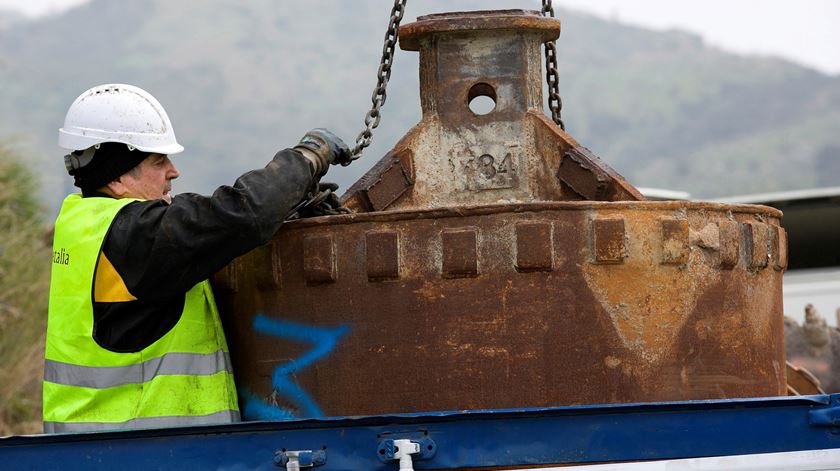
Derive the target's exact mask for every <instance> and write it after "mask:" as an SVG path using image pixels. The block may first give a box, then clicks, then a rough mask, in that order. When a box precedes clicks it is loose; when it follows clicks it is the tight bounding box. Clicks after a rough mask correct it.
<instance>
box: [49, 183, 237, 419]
mask: <svg viewBox="0 0 840 471" xmlns="http://www.w3.org/2000/svg"><path fill="white" fill-rule="evenodd" d="M131 202H132V200H124V199H123V200H115V199H111V198H82V197H81V196H80V195H70V196H68V197H67V198H66V199H65V200H64V204H63V205H62V207H61V212H60V213H59V216H58V220H57V221H56V224H55V240H54V245H53V266H52V274H51V283H50V306H49V317H48V321H47V338H46V351H45V355H44V357H45V365H44V394H43V399H44V430H45V431H47V432H51V431H52V432H59V431H63V432H70V431H88V430H115V429H121V428H132V427H171V426H177V425H200V424H208V423H220V422H230V421H233V420H238V417H239V406H238V404H237V400H236V387H235V385H234V384H233V373H232V371H231V370H232V369H231V366H230V365H231V362H230V356H229V354H228V349H227V343H226V342H225V337H224V332H223V331H222V325H221V322H220V321H219V317H218V312H217V310H216V303H215V300H214V298H213V292H212V289H211V288H210V283H209V282H207V281H202V282H200V283H198V284H197V285H195V286H194V287H193V288H192V289H190V290H189V291H188V292H187V293H186V294H185V297H184V302H183V306H184V307H183V311H182V313H181V317H180V319H179V320H178V322H177V323H176V324H175V326H173V327H172V328H171V329H170V330H169V331H168V332H167V333H165V334H164V335H163V336H162V337H161V338H159V339H158V340H156V341H155V342H153V343H152V344H151V345H149V346H148V347H146V348H144V349H143V350H141V351H138V352H129V353H119V352H113V351H110V350H106V349H105V348H102V347H101V346H100V345H99V344H97V343H96V342H95V341H94V339H93V315H94V307H93V306H94V304H93V301H94V300H93V299H92V298H93V296H94V294H95V293H96V292H97V289H99V290H100V292H106V293H111V292H120V293H121V292H123V291H124V292H125V293H123V294H124V295H121V296H118V297H116V298H114V301H110V302H117V301H119V302H125V303H132V302H138V301H134V300H133V299H135V298H134V297H133V295H131V296H129V295H130V293H128V291H127V290H126V289H125V286H124V284H123V285H119V284H120V283H122V279H121V275H120V274H119V273H118V272H117V271H116V270H115V269H114V267H113V266H106V267H105V268H108V269H110V271H108V276H104V277H102V279H103V280H105V281H104V282H105V283H106V284H107V283H116V285H115V286H116V287H117V288H120V287H121V288H122V289H121V290H119V289H118V290H116V291H115V290H110V289H109V287H108V286H105V287H104V289H100V288H103V287H102V286H100V285H99V284H100V282H101V280H100V276H99V274H98V271H97V270H98V268H97V264H98V263H100V264H101V263H110V261H108V260H107V258H105V257H102V256H101V255H102V252H101V248H102V244H103V241H104V240H105V237H106V235H107V233H108V230H109V228H110V226H111V223H112V222H113V220H114V218H115V217H116V215H117V213H118V212H119V211H120V209H122V208H123V207H124V206H125V205H126V204H129V203H131ZM103 260H104V262H102V261H103ZM99 267H100V268H101V267H102V265H99ZM103 273H104V272H103ZM118 285H119V286H118ZM126 293H127V295H126ZM104 302H109V301H104Z"/></svg>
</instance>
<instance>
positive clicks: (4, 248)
mask: <svg viewBox="0 0 840 471" xmlns="http://www.w3.org/2000/svg"><path fill="white" fill-rule="evenodd" d="M41 216H42V211H41V208H40V205H39V203H38V199H37V187H36V184H35V180H34V178H33V177H32V174H31V173H30V172H29V171H28V170H27V169H26V168H25V167H24V166H23V165H22V164H21V163H20V161H19V160H18V158H17V157H16V156H15V155H14V154H13V152H11V151H10V150H8V149H4V148H0V435H5V434H18V433H36V432H39V431H40V428H41V426H40V417H41V411H40V409H41V399H40V397H41V379H42V377H43V344H44V333H45V329H46V318H47V300H48V295H49V270H50V263H49V262H50V253H51V251H50V248H49V245H48V242H47V240H46V239H47V236H46V233H47V231H46V228H45V226H44V223H43V221H42V219H41Z"/></svg>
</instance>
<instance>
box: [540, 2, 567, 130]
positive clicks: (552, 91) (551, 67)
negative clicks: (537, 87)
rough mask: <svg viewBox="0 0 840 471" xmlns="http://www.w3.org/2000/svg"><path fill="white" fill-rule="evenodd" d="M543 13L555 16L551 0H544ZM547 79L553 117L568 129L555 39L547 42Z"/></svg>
mask: <svg viewBox="0 0 840 471" xmlns="http://www.w3.org/2000/svg"><path fill="white" fill-rule="evenodd" d="M542 15H543V16H547V17H551V18H554V8H553V7H552V6H551V0H542ZM545 80H546V82H548V108H549V109H550V110H551V119H553V120H554V122H555V123H557V125H558V126H560V129H563V130H564V131H565V130H566V126H565V124H563V118H562V117H561V116H560V112H561V111H562V110H563V100H561V99H560V81H559V79H558V74H557V48H556V46H555V42H554V41H549V42H547V43H545Z"/></svg>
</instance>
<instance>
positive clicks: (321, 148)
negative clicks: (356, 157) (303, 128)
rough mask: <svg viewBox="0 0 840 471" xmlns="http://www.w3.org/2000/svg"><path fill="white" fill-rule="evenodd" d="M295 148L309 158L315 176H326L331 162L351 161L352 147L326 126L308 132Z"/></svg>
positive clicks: (334, 163) (335, 163)
mask: <svg viewBox="0 0 840 471" xmlns="http://www.w3.org/2000/svg"><path fill="white" fill-rule="evenodd" d="M295 150H297V151H298V152H300V153H301V154H303V156H304V157H306V159H307V160H309V163H310V165H311V167H312V174H313V175H314V176H315V178H321V177H322V176H324V175H325V174H326V173H327V170H328V169H329V166H330V164H333V165H337V164H341V163H343V162H349V161H350V148H348V147H347V144H345V143H344V141H342V140H341V139H340V138H339V137H338V136H336V135H335V134H333V133H331V132H329V131H327V130H326V129H324V128H316V129H313V130H311V131H309V132H308V133H306V134H305V135H304V136H303V138H302V139H301V140H300V142H299V143H298V145H296V146H295Z"/></svg>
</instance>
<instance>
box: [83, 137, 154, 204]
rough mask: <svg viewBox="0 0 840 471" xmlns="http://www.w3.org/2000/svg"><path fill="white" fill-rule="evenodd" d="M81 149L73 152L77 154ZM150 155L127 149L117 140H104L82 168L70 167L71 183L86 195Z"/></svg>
mask: <svg viewBox="0 0 840 471" xmlns="http://www.w3.org/2000/svg"><path fill="white" fill-rule="evenodd" d="M82 153H83V151H76V152H74V153H73V154H74V155H76V156H79V155H81V154H82ZM149 155H150V153H149V152H143V151H140V150H137V149H134V150H129V148H128V146H127V145H125V144H121V143H118V142H105V143H102V144H100V145H99V149H96V152H95V153H94V154H93V159H92V160H91V161H90V163H88V164H87V165H85V166H84V167H82V168H77V169H71V170H70V171H69V173H70V175H72V176H73V178H74V182H73V184H74V185H76V186H77V187H79V188H81V189H82V193H83V194H85V195H87V194H91V193H94V192H96V190H97V189H99V188H102V187H103V186H105V185H107V184H108V183H110V182H112V181H114V180H116V179H117V178H118V177H120V176H122V175H123V174H125V173H126V172H128V171H129V170H131V169H133V168H134V167H136V166H137V165H139V164H140V162H142V161H144V160H145V159H146V157H148V156H149Z"/></svg>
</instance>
